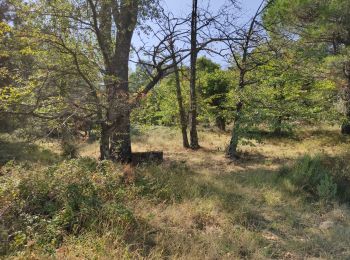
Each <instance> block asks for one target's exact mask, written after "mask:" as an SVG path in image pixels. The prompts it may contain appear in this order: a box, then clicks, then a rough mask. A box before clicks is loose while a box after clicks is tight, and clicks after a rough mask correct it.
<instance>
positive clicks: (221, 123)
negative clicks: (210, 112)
mask: <svg viewBox="0 0 350 260" xmlns="http://www.w3.org/2000/svg"><path fill="white" fill-rule="evenodd" d="M215 122H216V126H217V128H219V130H221V131H225V130H226V120H225V118H224V117H222V116H218V117H216V119H215Z"/></svg>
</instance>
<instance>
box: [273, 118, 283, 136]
mask: <svg viewBox="0 0 350 260" xmlns="http://www.w3.org/2000/svg"><path fill="white" fill-rule="evenodd" d="M273 134H274V135H276V136H281V135H282V117H281V116H278V117H277V118H276V124H275V127H274V130H273Z"/></svg>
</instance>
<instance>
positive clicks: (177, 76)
mask: <svg viewBox="0 0 350 260" xmlns="http://www.w3.org/2000/svg"><path fill="white" fill-rule="evenodd" d="M170 51H171V56H172V60H173V63H174V69H175V87H176V98H177V104H178V109H179V118H180V125H181V133H182V144H183V147H184V148H189V147H190V144H189V142H188V137H187V120H186V112H185V109H184V106H183V98H182V93H181V83H180V73H179V66H178V64H177V60H176V55H175V46H174V42H173V40H172V39H171V40H170Z"/></svg>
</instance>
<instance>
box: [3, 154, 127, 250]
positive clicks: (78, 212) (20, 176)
mask: <svg viewBox="0 0 350 260" xmlns="http://www.w3.org/2000/svg"><path fill="white" fill-rule="evenodd" d="M121 180H122V172H121V171H120V169H119V168H118V166H117V165H115V164H113V163H112V162H107V161H103V162H97V161H96V160H93V159H90V158H80V159H72V160H69V161H63V162H61V163H58V164H56V165H54V166H51V167H42V166H38V165H31V167H29V166H28V165H24V164H21V165H18V164H16V163H15V162H11V163H8V164H7V165H5V166H3V167H2V169H1V174H0V205H1V208H0V209H1V210H2V211H3V213H2V220H3V221H2V222H0V239H1V240H2V242H1V243H0V244H1V246H0V253H1V254H2V255H6V254H9V253H11V252H18V251H20V250H22V249H24V248H25V247H27V245H28V244H33V243H34V244H35V245H36V246H39V247H40V248H43V249H44V250H45V251H46V252H48V253H51V252H54V249H55V248H56V247H57V246H59V245H60V244H61V242H62V241H63V238H64V237H65V236H66V235H69V234H73V235H79V234H82V233H83V232H85V231H91V230H92V231H94V232H104V231H105V229H106V228H108V230H109V231H110V230H111V229H113V228H115V229H117V230H123V231H125V232H126V231H127V227H130V226H132V224H133V223H134V217H133V214H132V211H130V210H129V209H128V207H127V206H126V202H127V200H128V198H127V195H128V193H127V192H125V189H126V188H127V187H125V186H124V185H123V184H122V181H121ZM3 209H5V210H3ZM106 223H108V226H106ZM3 241H4V242H3ZM1 254H0V255H1Z"/></svg>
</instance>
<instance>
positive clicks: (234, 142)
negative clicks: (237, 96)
mask: <svg viewBox="0 0 350 260" xmlns="http://www.w3.org/2000/svg"><path fill="white" fill-rule="evenodd" d="M242 108H243V103H242V102H238V103H237V105H236V115H235V118H234V120H233V129H232V135H231V140H230V144H229V147H228V151H227V155H228V156H229V157H230V158H231V159H233V160H234V159H239V154H238V151H237V147H238V142H239V135H240V124H241V114H242Z"/></svg>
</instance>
